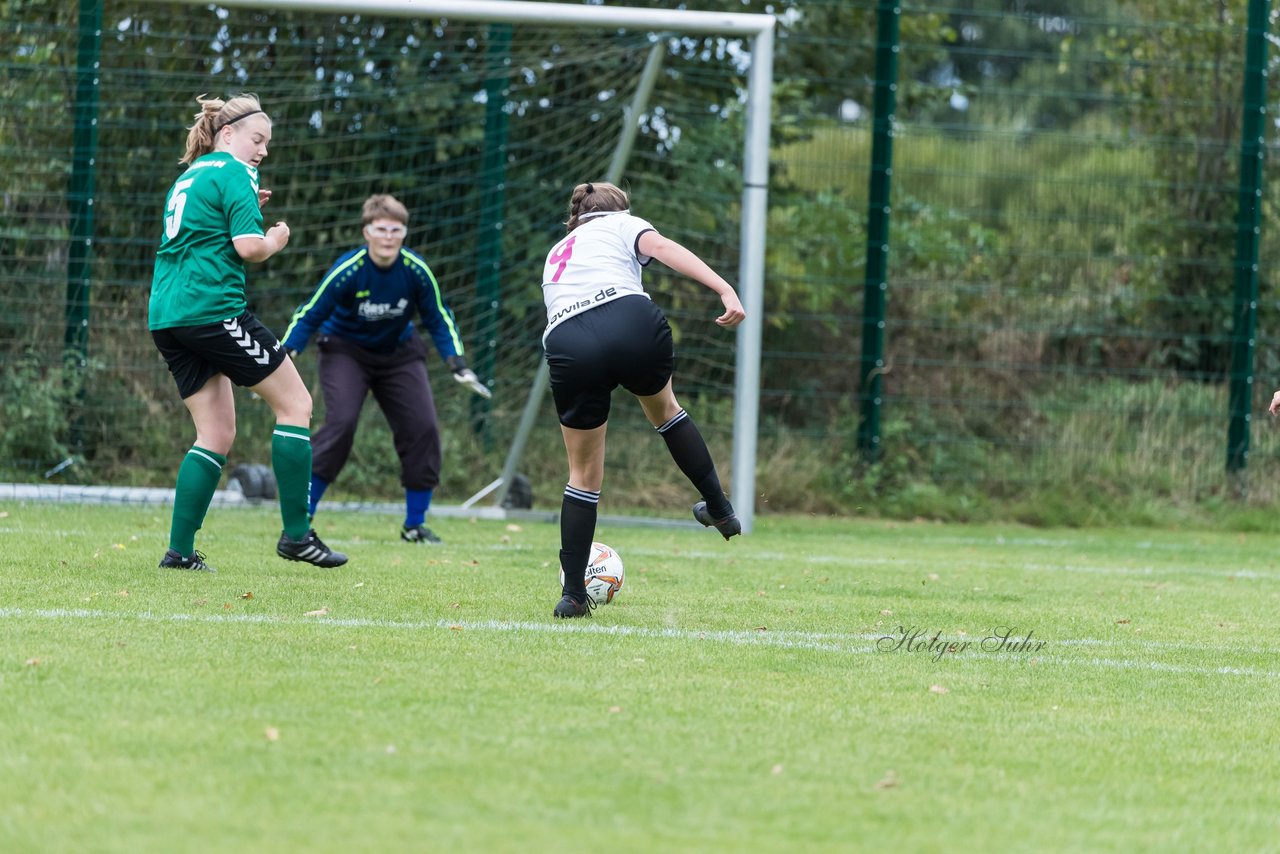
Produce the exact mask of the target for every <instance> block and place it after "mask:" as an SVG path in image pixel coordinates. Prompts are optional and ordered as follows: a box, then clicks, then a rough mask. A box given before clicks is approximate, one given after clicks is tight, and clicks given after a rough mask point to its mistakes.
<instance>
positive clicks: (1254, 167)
mask: <svg viewBox="0 0 1280 854" xmlns="http://www.w3.org/2000/svg"><path fill="white" fill-rule="evenodd" d="M1270 20H1271V0H1250V2H1249V30H1248V33H1247V35H1246V37H1245V38H1246V41H1245V69H1244V75H1245V76H1244V118H1243V121H1242V123H1241V125H1242V128H1241V132H1240V188H1239V195H1238V197H1239V209H1238V210H1237V212H1236V260H1235V298H1234V300H1233V304H1232V334H1231V338H1232V341H1231V393H1230V400H1229V404H1228V411H1229V413H1230V426H1229V427H1228V430H1227V472H1228V475H1229V476H1234V479H1235V480H1236V485H1237V488H1238V489H1239V492H1240V493H1241V494H1243V487H1244V471H1245V468H1246V467H1247V466H1248V464H1249V424H1250V421H1251V420H1252V415H1251V411H1252V409H1253V356H1254V351H1255V350H1256V343H1255V339H1256V329H1257V319H1258V244H1259V242H1260V239H1261V235H1262V161H1263V156H1264V154H1265V153H1266V127H1267V126H1266V113H1267V105H1266V99H1267V29H1268V25H1269V23H1270Z"/></svg>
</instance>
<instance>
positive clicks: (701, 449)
mask: <svg viewBox="0 0 1280 854" xmlns="http://www.w3.org/2000/svg"><path fill="white" fill-rule="evenodd" d="M658 432H659V433H661V434H662V438H663V439H664V440H665V441H666V443H667V450H668V451H670V452H671V458H672V459H673V460H675V461H676V465H678V466H679V467H680V471H682V472H684V476H685V477H687V478H689V482H690V483H692V484H693V487H694V489H696V490H698V494H700V495H701V496H702V498H703V500H704V501H706V502H707V511H708V512H709V513H711V516H712V518H714V519H724V518H725V517H727V516H732V515H733V505H732V504H730V503H729V499H728V498H727V497H726V496H725V494H724V491H723V490H722V489H721V488H720V477H719V475H717V474H716V466H715V463H713V462H712V461H711V452H710V451H708V450H707V443H706V442H705V441H703V439H702V434H701V433H699V432H698V425H696V424H694V423H693V419H692V418H690V417H689V414H688V413H687V412H685V411H684V410H683V409H681V410H680V411H679V412H677V413H676V414H675V416H674V417H673V418H672V419H671V420H670V421H668V422H667V423H666V424H663V425H662V426H661V427H659V428H658Z"/></svg>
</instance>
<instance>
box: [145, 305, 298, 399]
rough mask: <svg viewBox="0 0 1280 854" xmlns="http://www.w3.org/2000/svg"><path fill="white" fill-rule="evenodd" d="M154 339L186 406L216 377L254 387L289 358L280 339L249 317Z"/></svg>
mask: <svg viewBox="0 0 1280 854" xmlns="http://www.w3.org/2000/svg"><path fill="white" fill-rule="evenodd" d="M151 338H152V340H153V341H155V342H156V347H157V348H158V349H159V350H160V354H161V355H162V356H164V360H165V362H166V363H167V364H168V365H169V373H171V374H173V380H174V382H175V383H177V384H178V394H180V395H181V396H182V399H183V400H186V399H187V398H188V397H191V395H193V394H195V393H196V392H198V391H199V390H200V389H202V388H204V385H205V383H207V382H208V381H209V378H210V377H212V376H215V375H216V374H226V375H227V378H228V379H230V380H231V381H232V382H233V383H235V384H236V385H240V386H255V385H257V384H258V383H260V382H262V381H263V380H265V379H266V378H267V377H269V376H271V375H272V374H273V373H275V370H276V368H278V367H280V364H281V363H282V362H283V361H284V360H285V359H286V358H287V356H286V355H285V352H284V347H283V346H281V344H280V341H279V339H277V338H276V336H275V335H273V334H272V332H271V330H270V329H268V328H267V327H265V326H263V325H262V322H261V321H260V320H258V318H256V317H254V316H253V314H252V312H249V311H246V312H245V313H244V314H242V315H240V316H239V317H234V318H232V319H230V320H224V321H220V322H218V323H206V324H202V325H200V326H174V327H171V328H169V329H157V330H155V331H153V332H152V333H151Z"/></svg>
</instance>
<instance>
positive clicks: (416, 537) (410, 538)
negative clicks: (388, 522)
mask: <svg viewBox="0 0 1280 854" xmlns="http://www.w3.org/2000/svg"><path fill="white" fill-rule="evenodd" d="M400 539H402V540H404V541H405V542H406V543H418V544H419V545H421V544H423V543H425V544H427V545H429V546H433V545H435V544H436V543H439V542H440V538H439V537H437V536H436V535H435V532H433V531H432V530H431V529H430V528H428V527H427V526H426V525H417V526H415V527H413V528H404V529H402V530H401V531H400Z"/></svg>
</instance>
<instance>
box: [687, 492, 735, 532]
mask: <svg viewBox="0 0 1280 854" xmlns="http://www.w3.org/2000/svg"><path fill="white" fill-rule="evenodd" d="M693 518H695V519H697V520H698V521H699V522H700V523H702V524H703V525H704V526H705V527H708V528H715V529H716V530H717V531H719V532H720V536H722V537H724V538H725V539H726V540H727V539H729V538H730V537H736V536H738V535H739V534H741V533H742V522H740V521H739V520H738V516H737V514H735V513H730V514H729V515H728V516H725V517H724V518H723V519H713V518H711V513H710V511H708V510H707V502H705V501H699V502H698V503H697V504H695V505H693Z"/></svg>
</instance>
